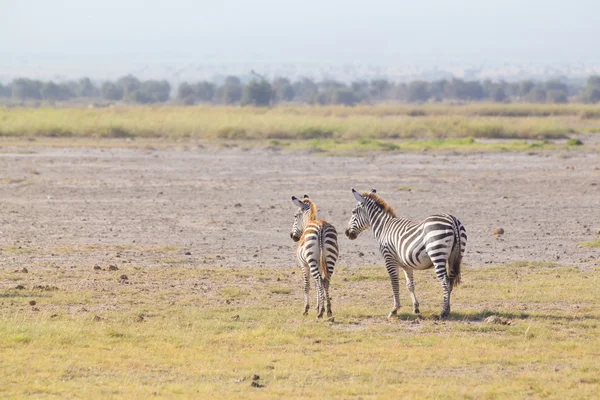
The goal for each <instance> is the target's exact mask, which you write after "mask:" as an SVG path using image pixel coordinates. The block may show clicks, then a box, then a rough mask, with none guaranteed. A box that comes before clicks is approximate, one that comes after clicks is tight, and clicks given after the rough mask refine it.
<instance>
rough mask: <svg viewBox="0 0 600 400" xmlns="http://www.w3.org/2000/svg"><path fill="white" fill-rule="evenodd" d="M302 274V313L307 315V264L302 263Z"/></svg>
mask: <svg viewBox="0 0 600 400" xmlns="http://www.w3.org/2000/svg"><path fill="white" fill-rule="evenodd" d="M302 275H303V279H304V313H302V315H308V309H309V308H310V307H309V305H308V292H309V290H310V281H309V279H310V276H309V273H308V265H302Z"/></svg>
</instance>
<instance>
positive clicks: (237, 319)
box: [231, 314, 240, 321]
mask: <svg viewBox="0 0 600 400" xmlns="http://www.w3.org/2000/svg"><path fill="white" fill-rule="evenodd" d="M231 319H232V320H234V321H239V319H240V316H239V315H237V314H236V315H234V316H233V317H231Z"/></svg>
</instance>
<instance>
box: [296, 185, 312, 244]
mask: <svg viewBox="0 0 600 400" xmlns="http://www.w3.org/2000/svg"><path fill="white" fill-rule="evenodd" d="M292 202H293V203H294V204H295V205H296V206H298V211H296V213H295V214H294V225H293V226H292V232H291V233H290V237H291V238H292V240H293V241H294V242H297V241H299V240H300V238H301V237H302V234H303V233H304V228H306V225H308V223H309V222H310V221H312V220H314V219H315V217H316V214H317V207H316V206H315V203H314V202H313V201H312V200H311V199H309V198H308V195H307V194H305V195H304V198H303V199H302V200H300V199H297V198H296V197H295V196H292Z"/></svg>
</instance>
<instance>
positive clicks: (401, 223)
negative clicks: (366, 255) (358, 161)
mask: <svg viewBox="0 0 600 400" xmlns="http://www.w3.org/2000/svg"><path fill="white" fill-rule="evenodd" d="M352 194H353V195H354V197H355V198H356V200H357V201H358V205H357V206H356V207H355V208H354V209H353V210H352V217H351V218H350V221H349V222H348V228H347V229H346V236H348V238H349V239H350V240H354V239H356V238H357V237H358V235H359V234H360V233H361V232H363V231H364V230H365V229H368V228H369V227H371V230H372V232H373V236H375V238H376V239H377V241H378V242H379V250H380V251H381V254H382V255H383V258H384V260H385V267H386V269H387V271H388V274H389V275H390V280H391V282H392V291H393V293H394V308H393V309H392V311H391V312H390V313H389V315H388V318H390V317H391V316H393V315H396V313H397V311H398V309H399V308H400V297H399V293H398V291H399V283H398V274H399V272H400V269H402V270H403V271H404V275H405V277H406V287H407V288H408V291H409V292H410V296H411V298H412V303H413V311H414V312H415V314H418V313H419V302H418V300H417V297H416V296H415V285H414V281H413V271H414V270H425V269H429V268H432V267H433V268H435V273H436V275H437V278H438V280H439V281H440V283H441V284H442V289H443V291H444V304H443V307H442V312H441V315H440V316H441V318H446V317H447V316H448V315H449V314H450V294H451V293H452V288H453V287H454V286H455V285H457V284H458V283H459V282H460V264H461V261H462V257H463V254H464V252H465V247H466V245H467V232H466V230H465V228H464V226H463V225H462V223H461V222H460V221H459V220H458V219H457V218H456V217H454V216H452V215H447V214H440V215H431V216H429V217H427V218H425V219H424V220H423V221H421V222H415V221H411V220H408V219H405V218H398V217H396V213H395V212H394V209H393V208H392V207H391V206H390V205H389V204H387V202H386V201H385V200H384V199H383V198H381V197H380V196H379V195H377V193H376V191H375V189H373V190H372V191H371V192H370V193H367V192H365V193H363V194H360V193H358V192H357V191H356V190H354V189H352Z"/></svg>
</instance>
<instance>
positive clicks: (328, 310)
mask: <svg viewBox="0 0 600 400" xmlns="http://www.w3.org/2000/svg"><path fill="white" fill-rule="evenodd" d="M323 289H325V301H326V303H327V316H328V317H331V316H332V315H333V313H332V312H331V298H330V297H329V279H323Z"/></svg>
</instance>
